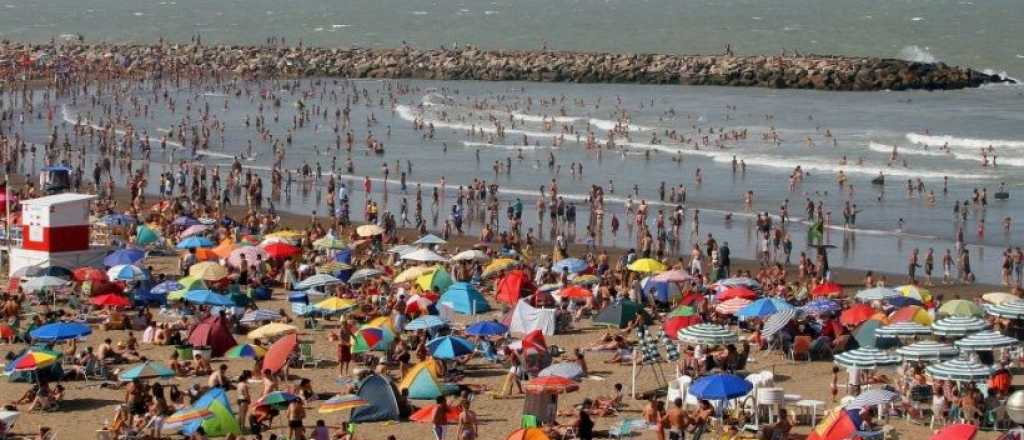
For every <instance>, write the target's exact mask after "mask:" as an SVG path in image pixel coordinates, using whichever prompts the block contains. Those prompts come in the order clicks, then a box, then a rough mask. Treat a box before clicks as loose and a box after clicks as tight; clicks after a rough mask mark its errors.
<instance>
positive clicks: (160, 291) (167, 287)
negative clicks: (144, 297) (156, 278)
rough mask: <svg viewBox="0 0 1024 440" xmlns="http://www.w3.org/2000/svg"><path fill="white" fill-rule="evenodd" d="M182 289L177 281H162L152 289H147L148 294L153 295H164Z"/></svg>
mask: <svg viewBox="0 0 1024 440" xmlns="http://www.w3.org/2000/svg"><path fill="white" fill-rule="evenodd" d="M183 287H184V286H182V285H181V283H179V282H177V281H164V282H162V283H160V284H157V285H155V286H153V288H152V289H149V293H154V294H157V295H166V294H168V293H170V292H173V291H175V290H179V289H181V288H183Z"/></svg>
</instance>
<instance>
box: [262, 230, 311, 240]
mask: <svg viewBox="0 0 1024 440" xmlns="http://www.w3.org/2000/svg"><path fill="white" fill-rule="evenodd" d="M302 235H303V234H302V233H301V232H298V231H293V230H291V229H286V230H284V231H277V232H272V233H270V234H267V237H276V238H283V239H285V240H298V239H300V238H302Z"/></svg>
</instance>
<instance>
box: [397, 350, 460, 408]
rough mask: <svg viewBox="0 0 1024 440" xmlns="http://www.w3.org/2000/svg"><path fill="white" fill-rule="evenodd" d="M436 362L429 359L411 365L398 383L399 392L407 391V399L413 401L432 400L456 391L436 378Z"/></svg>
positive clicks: (455, 388)
mask: <svg viewBox="0 0 1024 440" xmlns="http://www.w3.org/2000/svg"><path fill="white" fill-rule="evenodd" d="M436 362H437V361H435V360H433V359H432V358H431V359H427V360H425V361H423V362H420V363H418V364H416V365H413V367H412V368H410V369H409V372H407V373H406V374H405V377H403V378H402V381H401V382H399V384H398V389H399V391H401V390H405V389H407V390H409V398H410V399H415V400H432V399H435V398H437V397H438V396H443V395H445V394H450V393H451V392H453V391H458V387H454V389H453V388H452V387H449V386H447V385H446V384H444V383H443V382H441V381H440V380H439V379H438V378H437V369H438V366H437V363H436Z"/></svg>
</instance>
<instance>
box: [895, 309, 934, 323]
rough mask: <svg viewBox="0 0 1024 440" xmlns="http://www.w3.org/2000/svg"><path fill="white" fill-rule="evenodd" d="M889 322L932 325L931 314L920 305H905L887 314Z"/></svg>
mask: <svg viewBox="0 0 1024 440" xmlns="http://www.w3.org/2000/svg"><path fill="white" fill-rule="evenodd" d="M889 321H891V322H916V323H918V324H921V325H932V315H929V314H928V311H926V310H925V309H923V308H921V307H920V306H906V307H903V308H901V309H899V310H897V311H895V312H892V314H891V315H889Z"/></svg>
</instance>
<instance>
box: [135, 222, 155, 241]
mask: <svg viewBox="0 0 1024 440" xmlns="http://www.w3.org/2000/svg"><path fill="white" fill-rule="evenodd" d="M159 239H160V234H158V233H157V232H156V231H154V230H153V228H151V227H149V226H146V225H139V226H138V227H137V228H135V244H138V245H140V246H145V245H147V244H150V243H153V242H155V241H157V240H159Z"/></svg>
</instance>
